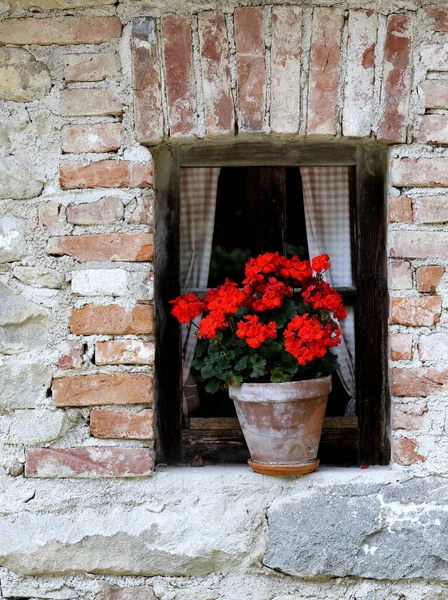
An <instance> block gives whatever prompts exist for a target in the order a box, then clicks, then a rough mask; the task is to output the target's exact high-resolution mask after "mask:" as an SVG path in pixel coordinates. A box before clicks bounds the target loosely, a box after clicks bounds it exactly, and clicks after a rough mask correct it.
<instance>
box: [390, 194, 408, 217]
mask: <svg viewBox="0 0 448 600" xmlns="http://www.w3.org/2000/svg"><path fill="white" fill-rule="evenodd" d="M389 222H390V223H412V200H411V199H410V198H408V197H407V196H396V197H393V198H389Z"/></svg>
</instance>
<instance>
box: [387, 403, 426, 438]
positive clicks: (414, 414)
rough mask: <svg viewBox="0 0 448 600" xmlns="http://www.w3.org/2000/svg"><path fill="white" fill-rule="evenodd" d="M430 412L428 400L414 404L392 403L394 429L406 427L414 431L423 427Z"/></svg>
mask: <svg viewBox="0 0 448 600" xmlns="http://www.w3.org/2000/svg"><path fill="white" fill-rule="evenodd" d="M427 412H428V405H427V404H426V402H414V403H413V404H398V403H397V402H394V403H393V404H392V429H405V430H407V431H413V430H416V429H421V428H422V426H423V423H424V420H425V414H426V413H427Z"/></svg>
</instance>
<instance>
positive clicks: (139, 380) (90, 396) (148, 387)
mask: <svg viewBox="0 0 448 600" xmlns="http://www.w3.org/2000/svg"><path fill="white" fill-rule="evenodd" d="M152 389H153V378H152V377H150V376H149V375H144V374H141V373H112V374H104V373H98V375H76V376H74V377H56V378H55V379H53V402H54V403H55V405H56V406H99V405H102V404H151V402H152Z"/></svg>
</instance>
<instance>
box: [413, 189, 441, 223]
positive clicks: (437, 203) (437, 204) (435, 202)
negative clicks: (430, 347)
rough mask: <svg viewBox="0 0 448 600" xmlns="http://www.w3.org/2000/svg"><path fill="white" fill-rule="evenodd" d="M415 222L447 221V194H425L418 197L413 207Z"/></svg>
mask: <svg viewBox="0 0 448 600" xmlns="http://www.w3.org/2000/svg"><path fill="white" fill-rule="evenodd" d="M415 222H416V223H419V224H423V223H447V222H448V196H425V197H422V198H418V200H417V202H416V208H415Z"/></svg>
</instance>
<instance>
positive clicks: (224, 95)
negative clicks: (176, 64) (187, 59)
mask: <svg viewBox="0 0 448 600" xmlns="http://www.w3.org/2000/svg"><path fill="white" fill-rule="evenodd" d="M198 30H199V40H200V46H201V71H202V85H203V90H204V108H205V122H206V127H207V135H223V134H224V135H225V134H229V133H232V132H233V130H234V128H235V116H234V111H233V99H232V93H231V84H230V65H229V40H228V39H227V30H226V22H225V17H224V15H223V14H220V13H217V12H214V11H204V12H200V13H199V15H198Z"/></svg>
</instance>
